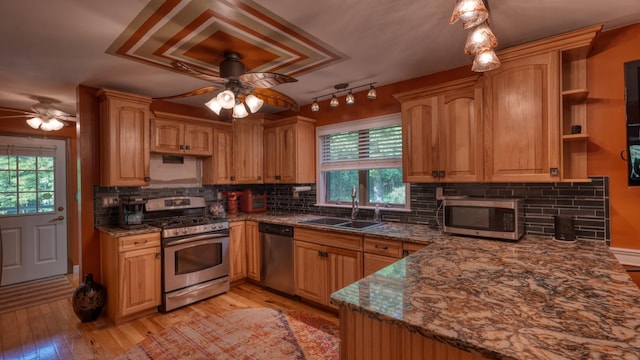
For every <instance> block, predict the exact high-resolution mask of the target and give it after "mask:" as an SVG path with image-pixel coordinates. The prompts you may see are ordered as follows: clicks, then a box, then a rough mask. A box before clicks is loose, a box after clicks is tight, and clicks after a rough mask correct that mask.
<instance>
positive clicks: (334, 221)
mask: <svg viewBox="0 0 640 360" xmlns="http://www.w3.org/2000/svg"><path fill="white" fill-rule="evenodd" d="M300 223H301V224H311V225H326V226H333V227H341V228H345V229H354V230H366V229H370V228H372V227H376V226H379V225H382V224H384V223H381V222H375V221H367V220H349V219H339V218H332V217H323V218H318V219H313V220H304V221H300Z"/></svg>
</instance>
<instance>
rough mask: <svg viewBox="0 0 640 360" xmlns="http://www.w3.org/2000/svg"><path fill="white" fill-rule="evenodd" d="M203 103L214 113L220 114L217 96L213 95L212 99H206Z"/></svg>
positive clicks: (220, 108) (220, 107)
mask: <svg viewBox="0 0 640 360" xmlns="http://www.w3.org/2000/svg"><path fill="white" fill-rule="evenodd" d="M204 105H205V106H206V107H208V108H209V109H211V111H213V112H214V113H216V115H220V110H222V106H220V103H219V102H218V98H217V97H214V98H213V99H211V100H209V101H207V102H206V103H205V104H204Z"/></svg>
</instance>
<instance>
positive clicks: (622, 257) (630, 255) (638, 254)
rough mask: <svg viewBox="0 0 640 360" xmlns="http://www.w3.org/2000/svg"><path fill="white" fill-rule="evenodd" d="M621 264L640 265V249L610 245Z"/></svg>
mask: <svg viewBox="0 0 640 360" xmlns="http://www.w3.org/2000/svg"><path fill="white" fill-rule="evenodd" d="M609 249H611V252H612V253H613V255H615V256H616V258H617V259H618V261H619V262H620V264H622V265H628V266H638V267H640V250H636V249H625V248H615V247H610V248H609Z"/></svg>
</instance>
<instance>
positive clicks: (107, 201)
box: [102, 196, 118, 207]
mask: <svg viewBox="0 0 640 360" xmlns="http://www.w3.org/2000/svg"><path fill="white" fill-rule="evenodd" d="M112 206H118V197H117V196H104V197H103V198H102V207H112Z"/></svg>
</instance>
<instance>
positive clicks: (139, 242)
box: [133, 240, 149, 245]
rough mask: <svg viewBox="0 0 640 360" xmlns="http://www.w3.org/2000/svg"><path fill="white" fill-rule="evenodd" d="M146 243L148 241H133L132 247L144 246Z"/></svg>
mask: <svg viewBox="0 0 640 360" xmlns="http://www.w3.org/2000/svg"><path fill="white" fill-rule="evenodd" d="M147 241H149V240H145V241H134V242H133V245H140V244H146V243H147Z"/></svg>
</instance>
